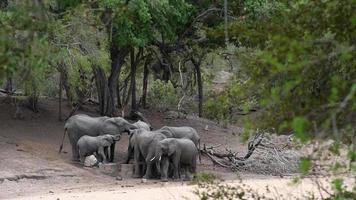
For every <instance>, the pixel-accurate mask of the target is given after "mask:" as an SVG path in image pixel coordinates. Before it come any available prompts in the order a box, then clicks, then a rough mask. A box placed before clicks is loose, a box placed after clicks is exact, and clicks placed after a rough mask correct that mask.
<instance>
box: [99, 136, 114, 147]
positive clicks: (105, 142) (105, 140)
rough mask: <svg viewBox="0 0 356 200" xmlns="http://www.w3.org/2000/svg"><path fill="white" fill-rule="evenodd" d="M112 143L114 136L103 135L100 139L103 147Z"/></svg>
mask: <svg viewBox="0 0 356 200" xmlns="http://www.w3.org/2000/svg"><path fill="white" fill-rule="evenodd" d="M112 143H114V138H113V137H104V138H103V140H102V146H103V147H108V146H110V145H111V144H112Z"/></svg>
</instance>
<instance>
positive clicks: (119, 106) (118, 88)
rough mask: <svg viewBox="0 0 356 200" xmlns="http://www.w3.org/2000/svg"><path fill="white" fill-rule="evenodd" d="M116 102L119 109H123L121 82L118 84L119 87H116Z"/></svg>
mask: <svg viewBox="0 0 356 200" xmlns="http://www.w3.org/2000/svg"><path fill="white" fill-rule="evenodd" d="M116 101H117V107H118V108H119V109H120V108H122V102H121V95H120V84H119V81H118V82H117V85H116Z"/></svg>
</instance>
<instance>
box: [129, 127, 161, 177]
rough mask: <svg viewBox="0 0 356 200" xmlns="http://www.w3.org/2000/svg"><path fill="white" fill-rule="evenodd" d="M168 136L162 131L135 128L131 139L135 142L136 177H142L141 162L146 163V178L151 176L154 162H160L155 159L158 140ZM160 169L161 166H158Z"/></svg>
mask: <svg viewBox="0 0 356 200" xmlns="http://www.w3.org/2000/svg"><path fill="white" fill-rule="evenodd" d="M166 138H167V137H166V136H165V135H163V134H162V133H160V132H156V131H146V130H143V129H137V130H134V132H133V133H132V137H131V139H130V141H131V142H133V143H134V144H133V145H134V149H133V151H134V165H135V173H134V178H138V177H141V173H140V163H142V162H144V163H145V167H144V168H145V175H144V178H151V177H152V174H153V173H152V172H153V166H154V164H159V162H156V161H154V157H155V148H156V146H157V145H158V142H159V141H161V140H164V139H166ZM156 167H157V170H158V171H159V166H157V165H156Z"/></svg>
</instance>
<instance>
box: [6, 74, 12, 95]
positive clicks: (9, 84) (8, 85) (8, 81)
mask: <svg viewBox="0 0 356 200" xmlns="http://www.w3.org/2000/svg"><path fill="white" fill-rule="evenodd" d="M12 89H13V88H12V77H8V78H7V79H6V83H5V87H4V90H5V91H6V92H7V93H8V94H11V93H12Z"/></svg>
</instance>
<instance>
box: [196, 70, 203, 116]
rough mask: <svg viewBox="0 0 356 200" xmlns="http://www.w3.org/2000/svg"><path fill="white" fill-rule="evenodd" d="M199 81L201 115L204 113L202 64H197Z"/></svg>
mask: <svg viewBox="0 0 356 200" xmlns="http://www.w3.org/2000/svg"><path fill="white" fill-rule="evenodd" d="M195 71H196V73H197V81H198V99H199V117H202V115H203V83H202V80H201V72H200V65H198V66H195Z"/></svg>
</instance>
